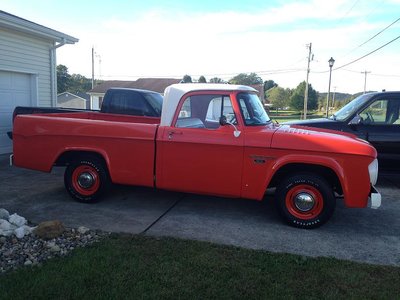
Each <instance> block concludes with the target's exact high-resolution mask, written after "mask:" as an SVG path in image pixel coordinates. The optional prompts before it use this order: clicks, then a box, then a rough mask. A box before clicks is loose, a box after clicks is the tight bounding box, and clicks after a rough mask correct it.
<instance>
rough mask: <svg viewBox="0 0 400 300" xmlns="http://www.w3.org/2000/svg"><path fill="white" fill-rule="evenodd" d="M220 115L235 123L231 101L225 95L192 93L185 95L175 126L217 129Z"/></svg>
mask: <svg viewBox="0 0 400 300" xmlns="http://www.w3.org/2000/svg"><path fill="white" fill-rule="evenodd" d="M222 115H225V116H226V117H227V120H228V121H229V122H232V123H235V124H236V117H235V114H234V112H233V108H232V101H231V99H230V97H229V96H226V95H212V94H211V95H193V96H190V97H187V98H186V99H185V100H184V102H183V104H182V107H181V109H180V111H179V114H178V119H177V121H176V124H175V126H176V127H185V128H207V129H217V128H219V127H220V124H219V119H220V117H221V116H222Z"/></svg>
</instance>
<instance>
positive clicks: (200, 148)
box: [156, 92, 244, 197]
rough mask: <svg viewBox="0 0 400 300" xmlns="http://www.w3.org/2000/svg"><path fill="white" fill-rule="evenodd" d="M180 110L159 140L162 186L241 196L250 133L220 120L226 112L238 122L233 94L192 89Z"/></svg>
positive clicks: (162, 132) (193, 191)
mask: <svg viewBox="0 0 400 300" xmlns="http://www.w3.org/2000/svg"><path fill="white" fill-rule="evenodd" d="M178 111H179V113H178V114H177V115H176V116H175V118H174V120H173V122H172V126H170V127H163V128H162V131H161V132H160V135H161V136H159V139H158V142H157V153H158V154H157V170H156V179H157V183H156V185H157V187H159V188H164V189H169V190H178V191H183V192H190V193H205V194H214V195H220V196H231V197H239V196H240V190H241V178H242V175H241V174H242V163H243V144H244V138H243V135H240V136H238V137H235V136H234V134H233V131H234V129H233V127H232V126H220V124H219V119H220V117H221V116H222V115H224V116H226V117H227V120H228V121H230V122H232V123H233V124H237V121H236V120H237V119H236V116H235V113H234V111H233V109H232V101H231V97H230V96H229V95H227V94H219V93H218V92H212V94H204V93H202V94H196V93H192V94H190V95H188V96H186V98H184V99H183V100H182V101H181V103H180V105H179V106H178ZM237 126H238V125H237Z"/></svg>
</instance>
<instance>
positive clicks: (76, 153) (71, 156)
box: [54, 149, 110, 173]
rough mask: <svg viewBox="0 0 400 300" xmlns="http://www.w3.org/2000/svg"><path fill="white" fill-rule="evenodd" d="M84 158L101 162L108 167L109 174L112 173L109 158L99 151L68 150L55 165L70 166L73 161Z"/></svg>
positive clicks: (60, 155)
mask: <svg viewBox="0 0 400 300" xmlns="http://www.w3.org/2000/svg"><path fill="white" fill-rule="evenodd" d="M82 157H93V158H96V159H98V160H100V161H101V162H102V163H103V164H104V166H105V167H106V169H107V171H108V173H110V172H109V159H108V156H107V155H106V154H105V153H102V152H101V151H97V150H81V149H68V150H66V151H64V152H63V153H61V154H59V155H58V157H57V159H56V161H55V163H54V165H56V166H68V165H69V164H70V163H71V162H72V161H75V160H77V159H80V158H82Z"/></svg>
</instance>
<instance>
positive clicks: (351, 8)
mask: <svg viewBox="0 0 400 300" xmlns="http://www.w3.org/2000/svg"><path fill="white" fill-rule="evenodd" d="M358 1H359V0H356V1H355V2H354V3H353V5H352V6H351V7H350V9H349V10H348V11H347V12H346V13H345V14H344V15H343V17H341V18H340V20H339V24H340V23H341V22H342V21H343V19H344V18H345V17H347V15H348V14H349V13H350V12H351V11H352V10H353V8H354V7H355V6H356V5H357V3H358Z"/></svg>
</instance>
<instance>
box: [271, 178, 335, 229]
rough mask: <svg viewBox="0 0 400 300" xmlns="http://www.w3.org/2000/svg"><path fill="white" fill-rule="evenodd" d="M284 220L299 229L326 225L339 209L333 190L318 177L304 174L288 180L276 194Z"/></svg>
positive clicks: (277, 205) (285, 180)
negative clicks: (336, 208) (337, 208)
mask: <svg viewBox="0 0 400 300" xmlns="http://www.w3.org/2000/svg"><path fill="white" fill-rule="evenodd" d="M275 201H276V207H277V208H278V211H279V213H280V215H281V216H282V218H283V220H284V221H285V222H286V223H288V224H289V225H291V226H294V227H298V228H310V229H311V228H317V227H319V226H321V225H322V224H324V223H326V222H327V221H328V220H329V219H330V218H331V216H332V214H333V212H334V211H335V207H336V199H335V196H334V193H333V189H332V188H331V186H330V185H329V184H328V183H327V182H326V180H325V179H324V178H322V177H320V176H318V175H313V174H309V173H301V174H296V175H293V176H289V177H286V178H285V179H284V180H283V181H282V182H281V184H280V185H279V186H278V187H277V190H276V193H275Z"/></svg>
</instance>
